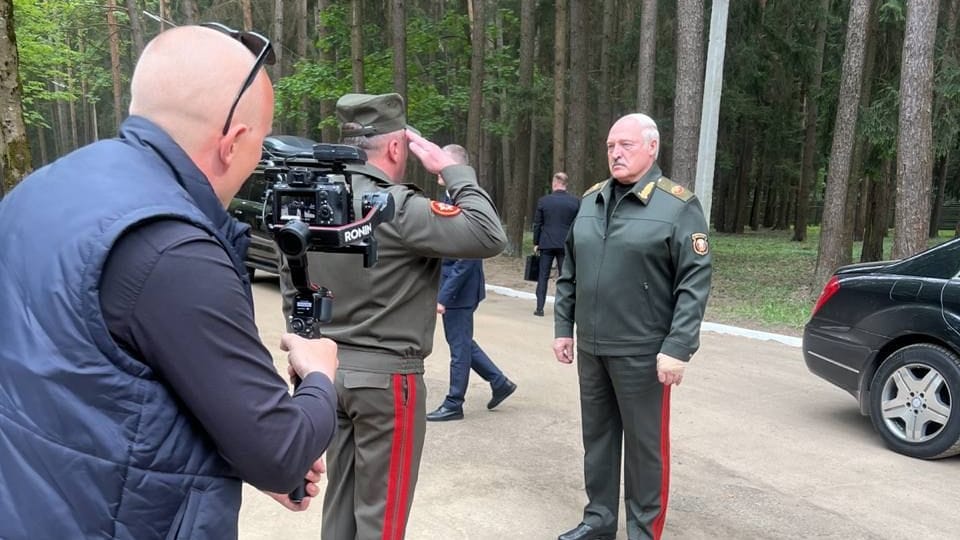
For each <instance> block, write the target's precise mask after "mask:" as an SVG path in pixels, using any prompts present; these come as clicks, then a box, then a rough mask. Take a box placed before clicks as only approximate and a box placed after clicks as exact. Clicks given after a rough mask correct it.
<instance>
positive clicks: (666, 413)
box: [653, 385, 671, 540]
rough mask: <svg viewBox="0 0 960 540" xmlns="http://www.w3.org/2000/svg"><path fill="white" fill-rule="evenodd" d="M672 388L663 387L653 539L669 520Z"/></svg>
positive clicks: (658, 538)
mask: <svg viewBox="0 0 960 540" xmlns="http://www.w3.org/2000/svg"><path fill="white" fill-rule="evenodd" d="M670 388H671V385H665V386H664V387H663V401H662V403H661V404H660V466H661V467H660V470H661V473H660V474H661V477H660V513H659V514H657V517H656V518H654V520H653V540H660V537H661V535H662V534H663V525H664V523H666V521H667V499H668V498H669V495H670Z"/></svg>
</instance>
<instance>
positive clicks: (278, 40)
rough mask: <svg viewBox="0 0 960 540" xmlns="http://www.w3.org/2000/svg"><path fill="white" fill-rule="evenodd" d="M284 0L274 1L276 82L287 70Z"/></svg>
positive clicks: (274, 66) (274, 73)
mask: <svg viewBox="0 0 960 540" xmlns="http://www.w3.org/2000/svg"><path fill="white" fill-rule="evenodd" d="M283 37H284V36H283V0H274V2H273V54H274V55H276V57H277V62H276V63H275V64H274V65H273V82H274V84H276V82H277V81H279V80H280V77H283V74H284V73H286V71H285V70H284V69H283V59H284V54H283V53H284V51H283Z"/></svg>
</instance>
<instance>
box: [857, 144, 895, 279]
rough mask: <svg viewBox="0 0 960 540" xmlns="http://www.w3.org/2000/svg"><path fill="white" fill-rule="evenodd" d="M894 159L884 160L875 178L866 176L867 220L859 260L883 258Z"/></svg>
mask: <svg viewBox="0 0 960 540" xmlns="http://www.w3.org/2000/svg"><path fill="white" fill-rule="evenodd" d="M893 169H894V161H893V160H892V159H886V160H884V162H883V164H882V165H881V167H880V170H879V172H878V173H877V176H876V178H869V177H868V178H866V179H865V182H868V183H869V184H870V187H869V188H867V195H868V197H867V201H868V202H867V206H868V208H869V210H868V212H867V216H868V217H867V222H866V224H865V228H864V231H863V250H862V251H861V252H860V262H870V261H880V260H883V258H884V256H883V239H884V237H886V235H887V215H888V214H889V206H890V199H891V193H890V186H891V185H892V183H893V182H892V177H893V174H894V171H893Z"/></svg>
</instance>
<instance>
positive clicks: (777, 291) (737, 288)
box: [707, 231, 820, 335]
mask: <svg viewBox="0 0 960 540" xmlns="http://www.w3.org/2000/svg"><path fill="white" fill-rule="evenodd" d="M790 237H791V233H790V232H789V231H764V232H759V233H753V232H750V233H745V234H739V235H734V234H719V233H714V234H713V235H712V236H711V237H710V247H711V249H712V250H713V286H712V287H711V291H710V300H709V302H708V303H707V320H709V321H711V322H718V323H724V324H733V325H737V326H743V327H746V328H753V329H757V330H768V331H776V332H785V333H789V334H794V335H797V334H799V332H800V331H801V329H802V327H803V324H804V323H805V322H806V321H807V318H808V317H809V316H810V308H811V306H812V305H813V301H814V300H815V299H816V296H817V294H819V292H820V291H819V290H817V291H816V292H814V291H813V287H812V285H811V282H812V280H813V271H814V266H815V265H816V261H817V244H818V242H817V236H816V234H811V235H810V236H809V237H808V239H807V241H805V242H792V241H791V240H790Z"/></svg>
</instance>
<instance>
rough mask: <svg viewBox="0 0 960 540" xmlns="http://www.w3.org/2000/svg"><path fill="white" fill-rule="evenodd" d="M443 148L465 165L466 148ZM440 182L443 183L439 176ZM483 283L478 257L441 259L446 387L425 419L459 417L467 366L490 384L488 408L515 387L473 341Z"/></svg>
mask: <svg viewBox="0 0 960 540" xmlns="http://www.w3.org/2000/svg"><path fill="white" fill-rule="evenodd" d="M444 151H445V152H447V153H448V154H450V156H452V157H453V159H454V161H456V162H457V163H459V164H462V165H466V164H467V162H468V159H467V151H466V149H464V148H463V147H462V146H460V145H456V144H451V145H447V146H445V147H444ZM440 184H441V185H443V179H442V178H441V179H440ZM484 286H485V282H484V278H483V261H482V260H480V259H444V260H443V268H442V273H441V278H440V293H439V295H438V296H437V313H439V314H441V315H442V316H443V334H444V337H446V339H447V345H449V346H450V390H449V391H448V392H447V397H446V399H444V400H443V403H442V404H440V406H439V407H438V408H437V409H436V410H435V411H433V412H431V413H428V414H427V421H429V422H441V421H446V420H460V419H462V418H463V401H464V397H465V396H466V393H467V383H468V382H469V380H470V369H473V370H474V371H476V372H477V374H478V375H480V376H481V377H482V378H483V380H485V381H487V382H488V383H490V388H491V389H492V391H493V397H491V398H490V401H489V402H488V403H487V408H488V409H493V408H494V407H496V406H497V405H499V404H500V403H501V402H503V400H505V399H507V398H508V397H510V395H511V394H513V393H514V391H516V389H517V385H516V384H514V383H513V382H511V381H510V379H508V378H507V377H506V376H505V375H504V374H503V372H502V371H500V368H498V367H497V366H496V364H494V363H493V361H492V360H490V357H489V356H487V354H486V353H485V352H483V349H481V348H480V346H479V345H477V342H476V341H474V340H473V312H475V311H476V310H477V306H479V305H480V302H481V301H482V300H483V299H484V298H485V297H486V291H485V289H484Z"/></svg>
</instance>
